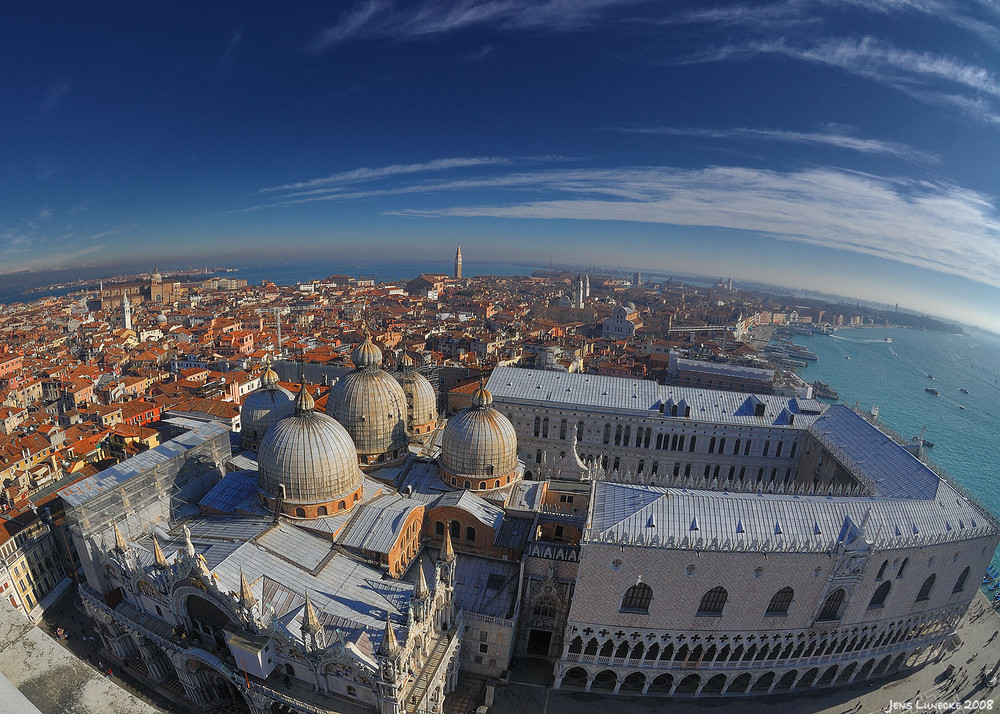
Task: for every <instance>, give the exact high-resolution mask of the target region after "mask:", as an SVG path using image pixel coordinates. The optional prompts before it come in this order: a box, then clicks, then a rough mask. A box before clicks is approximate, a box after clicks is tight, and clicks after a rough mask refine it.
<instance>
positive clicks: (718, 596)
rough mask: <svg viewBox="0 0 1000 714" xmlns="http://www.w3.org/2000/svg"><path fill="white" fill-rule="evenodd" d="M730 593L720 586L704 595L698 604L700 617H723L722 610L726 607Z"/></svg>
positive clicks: (697, 613)
mask: <svg viewBox="0 0 1000 714" xmlns="http://www.w3.org/2000/svg"><path fill="white" fill-rule="evenodd" d="M728 598H729V593H728V592H727V591H726V589H725V588H724V587H722V586H721V585H719V586H718V587H714V588H712V589H711V590H709V591H708V592H707V593H705V594H704V595H702V597H701V602H700V603H698V612H696V613H695V614H696V615H697V616H698V617H722V609H723V608H724V607H725V606H726V600H727V599H728Z"/></svg>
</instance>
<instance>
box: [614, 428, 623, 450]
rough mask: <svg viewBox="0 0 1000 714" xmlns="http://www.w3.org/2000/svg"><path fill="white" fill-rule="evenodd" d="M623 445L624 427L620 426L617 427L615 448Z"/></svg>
mask: <svg viewBox="0 0 1000 714" xmlns="http://www.w3.org/2000/svg"><path fill="white" fill-rule="evenodd" d="M621 445H622V425H621V424H619V425H618V426H616V427H615V446H621Z"/></svg>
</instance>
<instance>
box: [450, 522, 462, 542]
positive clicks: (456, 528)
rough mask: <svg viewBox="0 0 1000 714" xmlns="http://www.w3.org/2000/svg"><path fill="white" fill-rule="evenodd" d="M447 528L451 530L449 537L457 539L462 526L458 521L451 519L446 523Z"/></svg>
mask: <svg viewBox="0 0 1000 714" xmlns="http://www.w3.org/2000/svg"><path fill="white" fill-rule="evenodd" d="M448 530H450V531H451V537H452V538H453V539H455V540H458V537H459V536H460V535H461V531H462V526H461V524H459V522H458V521H452V522H451V523H449V524H448Z"/></svg>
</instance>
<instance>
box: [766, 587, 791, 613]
mask: <svg viewBox="0 0 1000 714" xmlns="http://www.w3.org/2000/svg"><path fill="white" fill-rule="evenodd" d="M793 597H795V591H794V590H792V589H791V588H781V590H779V591H778V592H776V593H775V594H774V597H772V598H771V602H770V603H768V605H767V610H766V611H765V612H764V614H765V615H768V616H771V617H782V616H784V615H787V614H788V607H789V605H791V604H792V598H793Z"/></svg>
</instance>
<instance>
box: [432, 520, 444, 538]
mask: <svg viewBox="0 0 1000 714" xmlns="http://www.w3.org/2000/svg"><path fill="white" fill-rule="evenodd" d="M434 535H439V536H443V535H444V523H442V522H441V521H434Z"/></svg>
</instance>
